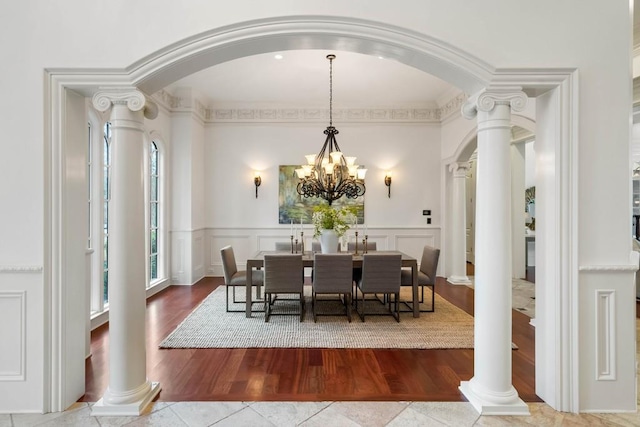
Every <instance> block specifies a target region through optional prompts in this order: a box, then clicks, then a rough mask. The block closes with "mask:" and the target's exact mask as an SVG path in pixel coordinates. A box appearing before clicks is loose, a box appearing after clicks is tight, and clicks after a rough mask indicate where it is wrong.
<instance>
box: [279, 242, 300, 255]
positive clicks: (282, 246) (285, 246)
mask: <svg viewBox="0 0 640 427" xmlns="http://www.w3.org/2000/svg"><path fill="white" fill-rule="evenodd" d="M294 248H295V250H296V251H297V252H300V250H301V248H302V244H301V243H300V242H298V244H296V243H294ZM276 251H277V252H289V253H291V242H276Z"/></svg>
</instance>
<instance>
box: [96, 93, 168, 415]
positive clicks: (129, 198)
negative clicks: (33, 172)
mask: <svg viewBox="0 0 640 427" xmlns="http://www.w3.org/2000/svg"><path fill="white" fill-rule="evenodd" d="M93 106H94V107H95V108H96V109H97V110H99V111H102V112H104V111H107V110H109V109H110V108H111V114H110V119H109V121H110V122H111V131H112V133H111V137H112V139H111V173H112V175H111V202H110V203H109V386H108V388H107V390H106V391H105V393H104V396H103V397H102V399H100V400H99V401H98V402H97V403H96V404H95V405H94V406H93V408H92V412H91V413H92V415H134V416H135V415H140V413H141V412H142V410H143V409H144V408H145V407H146V406H147V405H148V404H149V403H150V402H151V401H152V400H153V398H154V397H155V396H156V395H157V394H158V392H159V391H160V384H159V383H156V382H151V381H149V380H148V379H147V367H146V348H145V346H146V337H145V334H146V332H145V311H146V302H145V300H146V295H145V292H146V291H145V288H146V287H145V280H146V274H145V273H146V272H145V266H146V259H147V257H146V251H145V228H146V226H145V204H144V201H145V191H144V175H145V170H144V164H145V163H144V138H143V136H144V127H143V125H144V117H147V118H149V119H154V118H155V117H156V115H157V107H156V105H155V104H152V103H149V102H147V99H146V97H145V95H144V94H143V93H141V92H140V91H138V90H136V89H135V88H115V89H109V90H105V91H99V92H97V93H96V94H95V95H94V97H93Z"/></svg>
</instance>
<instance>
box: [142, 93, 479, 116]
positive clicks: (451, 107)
mask: <svg viewBox="0 0 640 427" xmlns="http://www.w3.org/2000/svg"><path fill="white" fill-rule="evenodd" d="M152 98H153V100H154V101H155V102H157V103H158V104H160V105H162V106H163V107H164V108H166V109H167V110H169V111H171V112H192V113H193V114H195V115H197V116H198V117H199V118H200V119H201V120H203V121H204V122H206V123H233V122H258V123H259V122H292V121H299V122H314V121H318V122H323V121H327V120H329V110H328V109H319V108H307V109H297V108H219V109H217V108H213V109H210V108H207V107H206V106H205V105H204V104H203V103H202V102H201V101H199V100H197V99H188V98H185V97H180V96H173V95H171V94H170V93H169V92H167V91H165V90H161V91H158V92H156V93H154V94H153V95H152ZM467 99H468V95H467V94H465V93H459V94H457V95H456V96H455V97H453V98H452V99H451V100H449V102H447V103H446V104H444V105H442V106H441V107H440V108H351V109H341V110H340V109H338V110H337V109H334V110H333V118H334V119H336V120H339V121H341V122H343V123H349V122H383V123H385V122H389V123H402V122H405V123H440V122H442V121H443V120H445V119H447V118H449V117H451V116H453V115H454V114H459V112H460V109H461V107H462V105H463V104H464V103H465V102H466V100H467Z"/></svg>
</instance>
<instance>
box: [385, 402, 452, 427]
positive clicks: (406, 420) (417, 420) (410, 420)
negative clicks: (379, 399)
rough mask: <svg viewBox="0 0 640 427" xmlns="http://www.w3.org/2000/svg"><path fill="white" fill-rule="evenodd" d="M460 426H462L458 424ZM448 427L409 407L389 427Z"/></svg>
mask: <svg viewBox="0 0 640 427" xmlns="http://www.w3.org/2000/svg"><path fill="white" fill-rule="evenodd" d="M458 425H460V424H458ZM443 426H445V427H446V424H443V423H441V422H440V421H437V420H435V419H433V418H431V417H429V416H427V415H424V414H423V413H422V412H420V411H416V410H415V409H413V408H412V407H411V406H409V407H408V408H407V409H405V410H404V411H402V412H400V414H398V416H397V417H395V418H394V419H393V420H392V421H391V422H390V423H389V424H387V427H443Z"/></svg>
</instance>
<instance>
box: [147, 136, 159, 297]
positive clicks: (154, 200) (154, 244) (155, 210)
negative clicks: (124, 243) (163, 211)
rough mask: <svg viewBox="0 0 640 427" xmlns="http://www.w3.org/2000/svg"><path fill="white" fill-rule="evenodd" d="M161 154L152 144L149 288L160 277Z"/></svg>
mask: <svg viewBox="0 0 640 427" xmlns="http://www.w3.org/2000/svg"><path fill="white" fill-rule="evenodd" d="M159 193H160V154H159V152H158V145H157V144H156V143H155V142H153V141H152V142H151V144H150V145H149V283H147V287H149V286H151V284H152V283H153V282H154V281H155V280H157V279H158V278H159V277H160V275H159V272H158V269H159V265H158V261H159V257H158V254H159V248H160V243H161V242H160V241H159V240H160V238H161V236H160V233H159V228H160V227H159V224H160V217H159V215H160V198H159Z"/></svg>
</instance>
